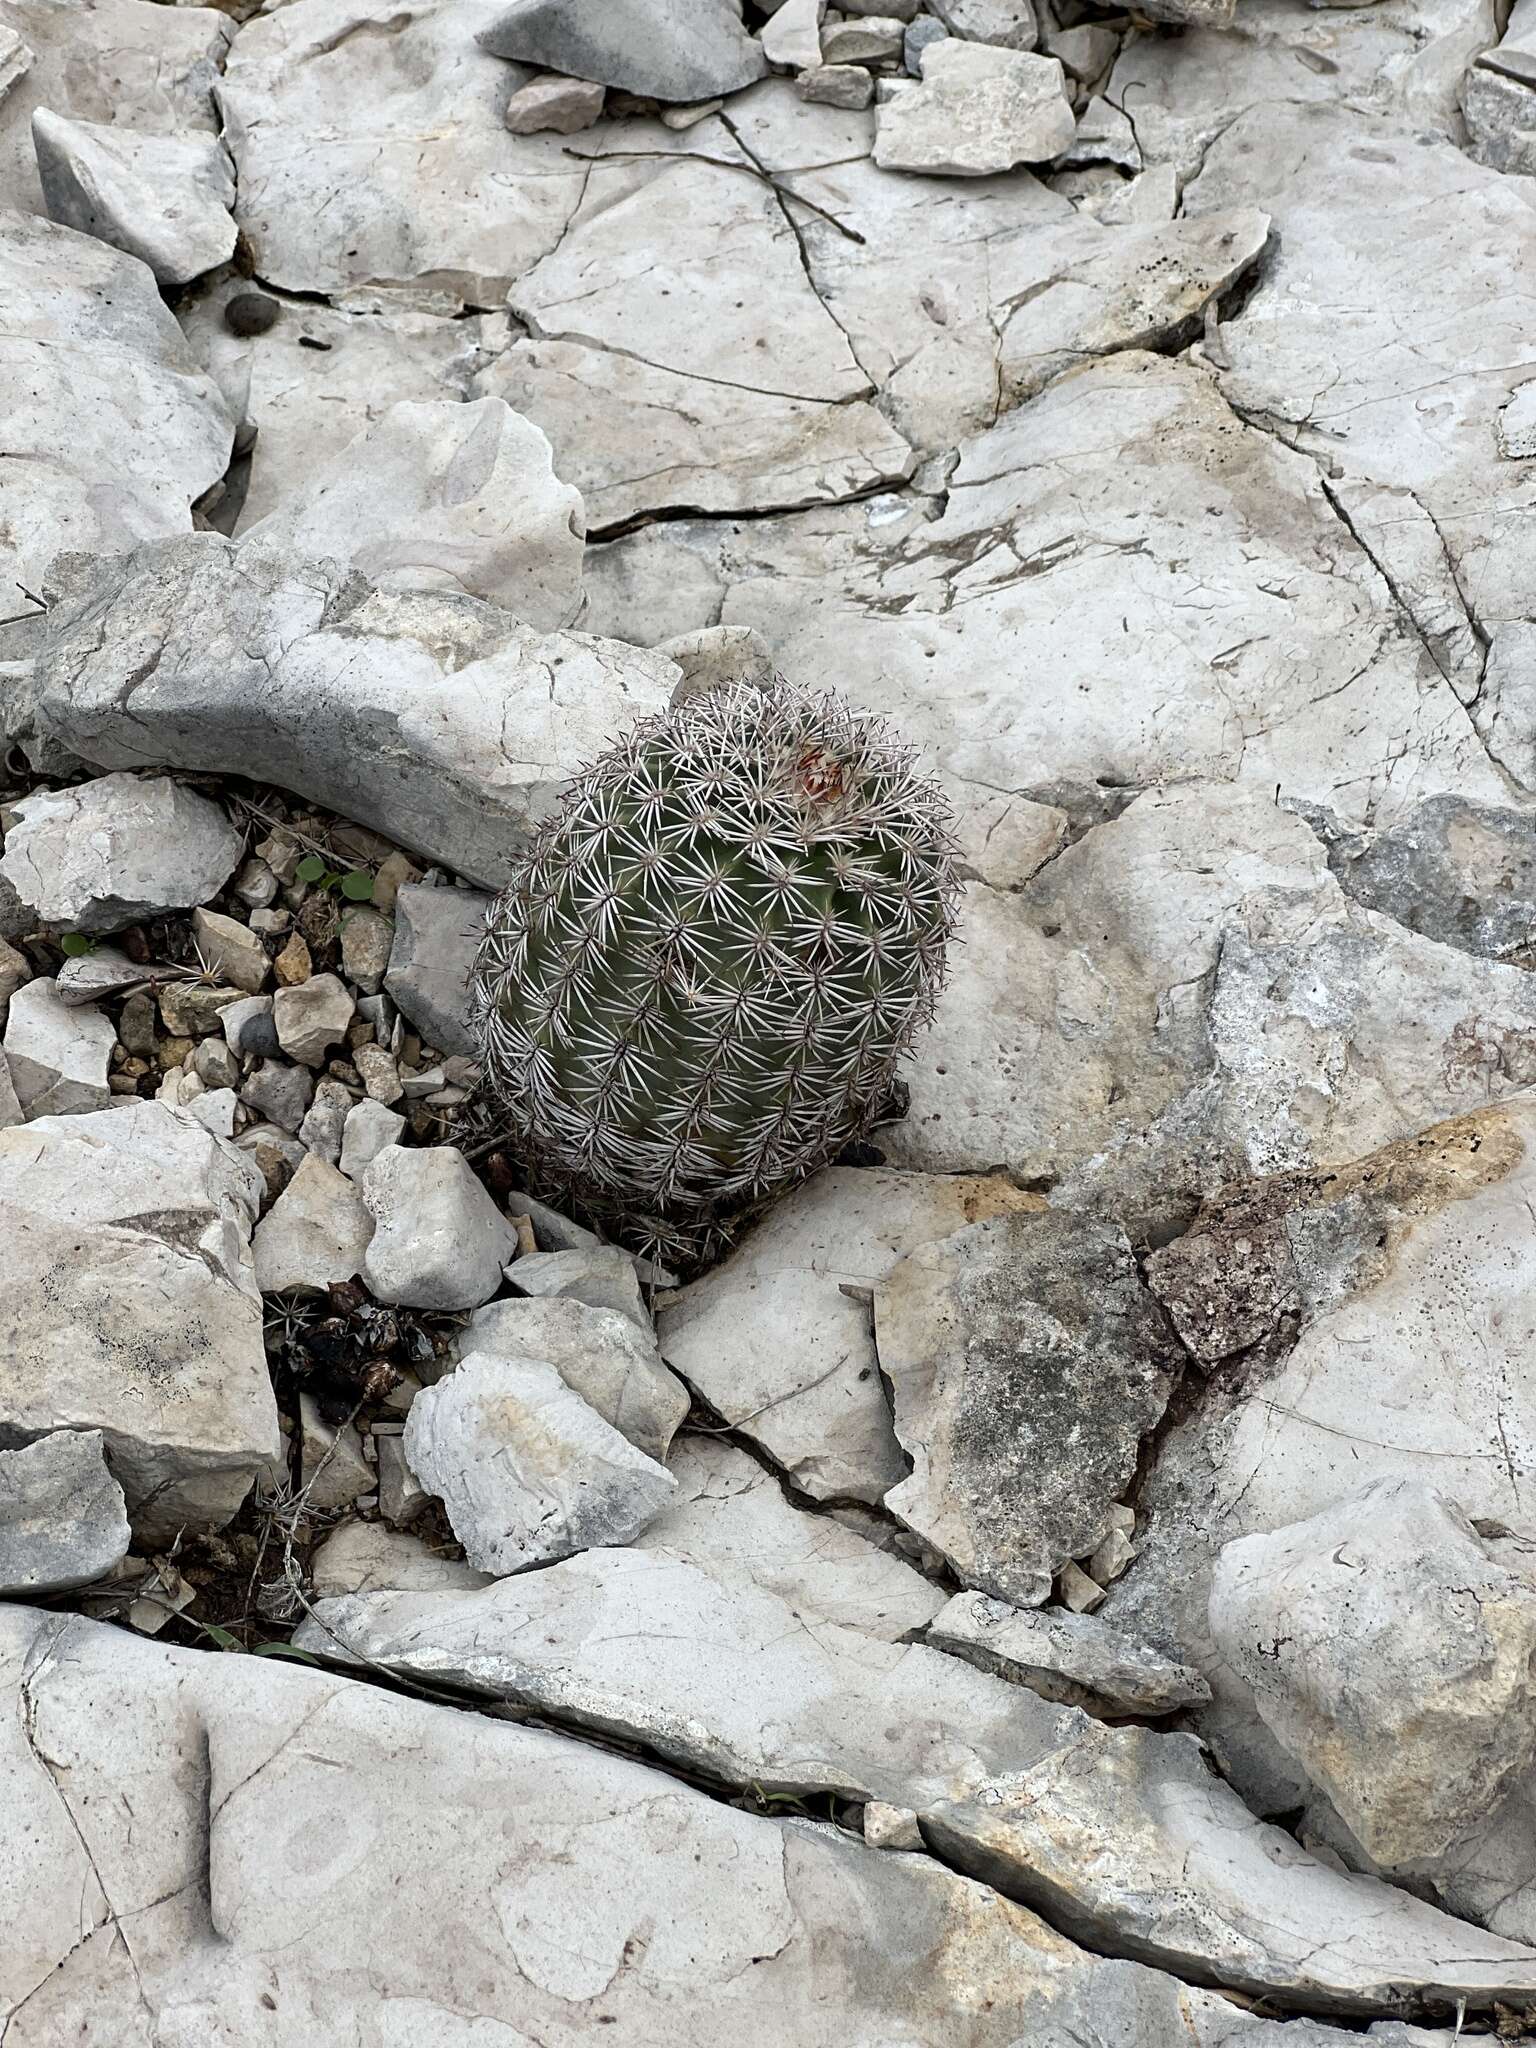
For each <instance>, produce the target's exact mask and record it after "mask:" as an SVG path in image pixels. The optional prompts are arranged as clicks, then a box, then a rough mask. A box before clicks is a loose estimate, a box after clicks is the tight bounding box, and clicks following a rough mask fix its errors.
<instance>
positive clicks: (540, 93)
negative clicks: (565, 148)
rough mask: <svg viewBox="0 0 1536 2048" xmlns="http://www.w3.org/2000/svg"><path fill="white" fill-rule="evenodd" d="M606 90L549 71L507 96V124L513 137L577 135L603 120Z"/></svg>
mask: <svg viewBox="0 0 1536 2048" xmlns="http://www.w3.org/2000/svg"><path fill="white" fill-rule="evenodd" d="M605 97H606V93H605V90H604V88H603V87H602V86H600V85H589V84H588V83H587V81H586V80H585V79H582V78H561V77H560V76H559V75H558V74H557V73H555V72H553V71H551V72H546V73H545V75H544V76H543V77H542V78H530V79H529V80H528V83H527V84H526V85H520V86H518V88H517V90H516V91H515V92H513V93H510V94H509V95H508V97H507V111H506V123H507V132H508V133H509V134H511V135H539V134H542V133H543V132H544V131H545V130H549V131H551V132H552V133H554V134H556V135H575V134H578V133H579V132H580V131H581V130H582V129H583V128H590V127H591V126H592V124H593V123H594V122H595V121H598V120H600V119H601V118H602V112H603V100H604V98H605Z"/></svg>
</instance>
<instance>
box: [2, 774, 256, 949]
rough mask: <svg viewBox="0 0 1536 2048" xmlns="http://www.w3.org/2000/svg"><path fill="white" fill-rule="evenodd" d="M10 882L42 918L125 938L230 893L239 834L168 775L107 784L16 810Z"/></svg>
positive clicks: (47, 793) (41, 793) (8, 855)
mask: <svg viewBox="0 0 1536 2048" xmlns="http://www.w3.org/2000/svg"><path fill="white" fill-rule="evenodd" d="M15 815H16V822H15V823H14V824H13V825H12V827H11V829H10V830H9V831H8V832H7V833H6V835H5V852H4V854H3V855H0V875H3V876H4V877H5V879H6V881H8V882H9V883H10V884H11V886H12V888H13V889H14V890H15V891H16V893H17V895H18V896H19V897H20V898H21V900H22V902H23V903H24V904H26V905H27V907H28V908H29V909H30V910H32V911H33V912H35V914H36V916H37V917H38V919H39V920H40V921H42V922H45V923H49V924H61V925H65V926H67V927H68V928H69V929H71V930H74V931H85V932H111V931H120V930H121V929H122V928H123V926H124V925H130V924H137V923H138V921H139V920H140V918H143V917H158V916H160V915H161V914H162V913H163V912H165V911H167V910H184V909H185V908H186V907H187V906H188V905H189V904H193V903H201V902H203V901H204V900H205V899H206V898H207V897H209V896H212V895H214V894H216V893H217V891H218V890H220V889H221V888H223V886H224V884H225V883H226V882H227V881H228V880H229V878H230V876H231V875H232V874H233V873H234V871H235V864H236V862H237V861H238V860H239V858H240V852H241V844H242V842H241V838H240V834H239V833H238V832H237V831H236V830H235V828H234V827H233V825H231V824H230V822H229V819H228V818H227V817H226V816H225V814H224V812H223V810H222V809H221V807H220V806H219V805H218V804H216V803H211V802H210V801H209V800H208V798H207V797H205V796H199V795H198V794H197V793H196V791H195V790H190V789H185V788H183V787H182V785H181V784H180V783H178V782H173V781H171V779H170V777H169V776H165V775H149V776H137V775H103V776H100V777H98V778H97V779H96V780H95V781H92V782H81V783H77V784H75V785H74V787H73V788H69V789H58V790H47V789H40V790H37V791H36V792H35V793H34V794H33V795H31V796H27V797H23V798H22V799H21V801H20V803H18V804H17V805H16V807H15Z"/></svg>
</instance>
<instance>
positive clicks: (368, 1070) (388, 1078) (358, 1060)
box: [352, 1045, 405, 1109]
mask: <svg viewBox="0 0 1536 2048" xmlns="http://www.w3.org/2000/svg"><path fill="white" fill-rule="evenodd" d="M352 1064H353V1066H355V1067H356V1069H357V1072H358V1077H359V1079H360V1080H361V1081H362V1084H363V1086H364V1088H365V1089H366V1090H367V1092H368V1099H369V1100H370V1101H371V1102H377V1103H378V1104H380V1106H381V1107H382V1108H385V1109H387V1108H388V1107H389V1105H390V1103H392V1102H398V1101H399V1100H400V1097H401V1096H402V1095H403V1094H404V1093H405V1089H404V1086H403V1084H402V1082H401V1079H400V1063H399V1061H398V1060H397V1059H396V1058H395V1056H394V1054H393V1053H392V1052H386V1051H385V1050H384V1048H383V1046H382V1045H359V1046H357V1047H356V1048H354V1050H353V1054H352Z"/></svg>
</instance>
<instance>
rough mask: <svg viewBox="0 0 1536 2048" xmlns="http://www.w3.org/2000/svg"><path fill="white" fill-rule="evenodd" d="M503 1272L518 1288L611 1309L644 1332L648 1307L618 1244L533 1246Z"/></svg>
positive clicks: (631, 1265)
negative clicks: (563, 1247)
mask: <svg viewBox="0 0 1536 2048" xmlns="http://www.w3.org/2000/svg"><path fill="white" fill-rule="evenodd" d="M507 1278H508V1279H509V1280H510V1281H511V1282H512V1285H513V1286H514V1287H516V1288H517V1289H518V1290H519V1292H520V1293H523V1294H529V1295H534V1296H537V1297H538V1298H540V1299H542V1300H551V1299H553V1300H558V1299H561V1298H565V1299H569V1300H571V1301H580V1302H585V1303H586V1305H587V1306H588V1307H589V1308H602V1309H611V1310H612V1311H613V1312H614V1313H615V1314H616V1315H621V1316H623V1318H624V1319H625V1321H626V1322H627V1323H629V1324H630V1325H631V1327H632V1328H634V1329H638V1330H641V1331H643V1332H644V1333H645V1335H646V1336H649V1335H650V1331H651V1315H650V1310H649V1309H648V1308H647V1307H646V1305H645V1296H644V1295H643V1294H642V1293H641V1292H640V1279H639V1275H638V1274H637V1273H636V1270H635V1262H634V1260H633V1259H632V1258H631V1257H630V1255H629V1253H628V1252H624V1251H620V1250H619V1248H618V1246H617V1245H611V1244H595V1245H582V1246H580V1247H579V1248H578V1249H577V1250H575V1251H568V1252H532V1253H527V1254H525V1255H524V1256H523V1257H522V1258H520V1259H517V1260H516V1261H515V1262H514V1263H513V1265H512V1266H510V1267H509V1268H508V1271H507Z"/></svg>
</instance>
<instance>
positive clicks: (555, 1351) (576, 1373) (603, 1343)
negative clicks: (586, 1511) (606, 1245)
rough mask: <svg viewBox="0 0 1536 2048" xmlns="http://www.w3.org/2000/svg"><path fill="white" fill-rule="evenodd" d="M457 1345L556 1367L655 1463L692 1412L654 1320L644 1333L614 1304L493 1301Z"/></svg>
mask: <svg viewBox="0 0 1536 2048" xmlns="http://www.w3.org/2000/svg"><path fill="white" fill-rule="evenodd" d="M519 1263H521V1262H519ZM514 1270H515V1268H514ZM631 1270H633V1269H631ZM458 1348H459V1351H460V1352H461V1354H464V1355H469V1354H471V1353H475V1352H480V1353H485V1352H488V1353H490V1354H491V1356H492V1357H496V1358H513V1359H516V1358H534V1359H539V1360H541V1361H542V1362H544V1363H545V1364H548V1365H552V1366H553V1367H554V1368H555V1371H556V1372H557V1373H559V1375H560V1377H561V1379H563V1380H564V1381H565V1383H566V1385H567V1386H568V1387H569V1388H570V1389H571V1390H572V1392H573V1393H577V1394H579V1395H580V1396H581V1398H582V1400H583V1401H585V1402H586V1404H587V1406H588V1407H589V1408H593V1409H595V1410H596V1411H597V1413H598V1414H599V1415H600V1416H602V1418H603V1420H604V1421H605V1422H608V1423H611V1424H612V1426H613V1427H614V1428H615V1429H616V1430H617V1431H618V1432H619V1434H620V1435H621V1436H626V1437H628V1438H629V1441H630V1442H631V1443H632V1444H634V1445H635V1447H636V1448H637V1449H638V1450H642V1451H644V1452H645V1453H646V1455H647V1456H648V1457H651V1458H654V1459H656V1460H657V1462H658V1463H664V1462H665V1461H666V1457H667V1453H668V1451H669V1450H670V1448H671V1444H672V1438H673V1436H674V1435H675V1433H676V1431H677V1430H678V1428H679V1427H680V1425H681V1424H682V1421H683V1419H684V1417H685V1416H686V1415H687V1413H688V1406H689V1397H688V1389H687V1388H686V1387H685V1386H684V1385H683V1384H682V1382H681V1380H679V1379H678V1378H676V1376H675V1375H674V1374H672V1373H670V1372H668V1370H667V1368H666V1367H665V1366H664V1365H663V1364H662V1362H661V1354H660V1353H659V1352H658V1351H657V1349H656V1343H655V1339H654V1338H653V1337H652V1336H651V1334H650V1325H649V1321H647V1323H646V1326H645V1330H644V1333H643V1334H642V1333H641V1331H640V1330H638V1329H637V1328H636V1326H635V1323H634V1321H633V1320H632V1318H630V1317H629V1316H627V1315H624V1314H621V1313H619V1312H618V1311H616V1310H614V1309H612V1308H608V1307H604V1306H601V1305H598V1306H589V1305H588V1304H587V1303H585V1302H583V1301H580V1300H563V1301H562V1300H543V1301H493V1302H488V1303H487V1304H486V1306H485V1307H484V1308H481V1309H477V1310H476V1311H475V1313H474V1314H473V1315H472V1316H471V1317H470V1319H469V1321H468V1323H467V1324H466V1325H465V1326H464V1330H463V1332H462V1334H461V1335H460V1337H459V1340H458Z"/></svg>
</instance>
